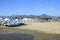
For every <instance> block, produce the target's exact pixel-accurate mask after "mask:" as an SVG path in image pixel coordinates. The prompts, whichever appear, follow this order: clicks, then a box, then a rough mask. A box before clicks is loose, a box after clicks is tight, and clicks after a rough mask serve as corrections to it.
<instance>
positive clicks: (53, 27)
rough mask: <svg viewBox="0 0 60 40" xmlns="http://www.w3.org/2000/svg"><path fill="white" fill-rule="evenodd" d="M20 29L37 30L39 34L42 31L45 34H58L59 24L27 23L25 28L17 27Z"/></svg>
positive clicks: (59, 30)
mask: <svg viewBox="0 0 60 40" xmlns="http://www.w3.org/2000/svg"><path fill="white" fill-rule="evenodd" d="M17 28H20V29H29V30H37V31H39V32H41V31H43V32H46V33H53V34H60V22H45V23H40V22H32V23H28V24H27V25H25V26H22V27H17Z"/></svg>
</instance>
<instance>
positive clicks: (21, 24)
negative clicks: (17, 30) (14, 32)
mask: <svg viewBox="0 0 60 40" xmlns="http://www.w3.org/2000/svg"><path fill="white" fill-rule="evenodd" d="M23 25H27V24H24V23H19V24H10V25H5V26H6V27H17V26H23Z"/></svg>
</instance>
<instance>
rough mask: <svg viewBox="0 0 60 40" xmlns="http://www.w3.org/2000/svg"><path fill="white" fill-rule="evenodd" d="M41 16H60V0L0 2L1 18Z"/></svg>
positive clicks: (10, 0) (9, 0) (0, 0)
mask: <svg viewBox="0 0 60 40" xmlns="http://www.w3.org/2000/svg"><path fill="white" fill-rule="evenodd" d="M41 14H48V15H52V16H60V0H0V16H1V15H2V16H4V15H5V16H9V15H41Z"/></svg>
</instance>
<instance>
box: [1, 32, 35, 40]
mask: <svg viewBox="0 0 60 40" xmlns="http://www.w3.org/2000/svg"><path fill="white" fill-rule="evenodd" d="M34 38H35V37H34V36H33V35H30V34H18V33H14V34H2V35H0V40H34Z"/></svg>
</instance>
